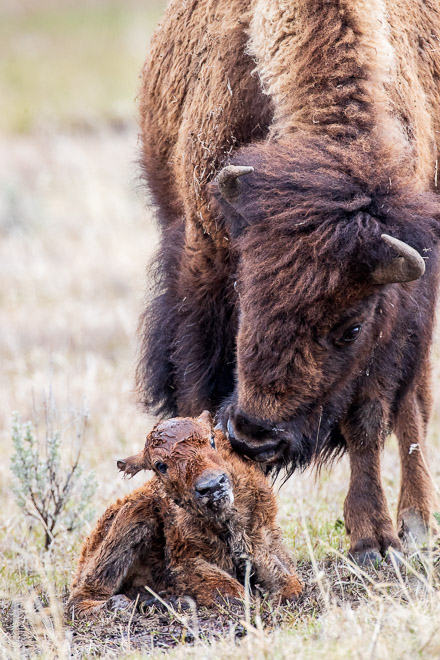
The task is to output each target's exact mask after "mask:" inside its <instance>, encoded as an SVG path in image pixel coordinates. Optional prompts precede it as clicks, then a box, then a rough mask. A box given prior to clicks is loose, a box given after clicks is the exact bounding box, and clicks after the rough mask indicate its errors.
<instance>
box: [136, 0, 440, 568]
mask: <svg viewBox="0 0 440 660" xmlns="http://www.w3.org/2000/svg"><path fill="white" fill-rule="evenodd" d="M439 81H440V9H439V7H438V3H437V2H432V1H429V2H427V1H426V0H253V1H251V0H215V1H214V0H191V1H190V2H181V1H180V0H174V2H172V3H171V4H170V6H169V7H168V10H167V12H166V14H165V17H164V19H163V22H162V24H161V26H160V27H159V29H158V30H157V32H156V34H155V37H154V39H153V43H152V48H151V53H150V56H149V60H148V62H147V63H146V65H145V68H144V72H143V87H142V92H141V129H142V138H143V159H142V162H143V167H144V171H145V175H146V178H147V180H148V182H149V184H150V186H151V189H152V191H153V194H154V199H155V201H156V204H157V206H158V210H159V216H160V221H161V226H162V230H163V241H162V248H161V252H160V254H159V255H158V260H157V262H156V263H157V271H156V272H157V276H158V281H157V291H156V297H155V298H154V301H153V303H152V304H150V305H149V306H148V307H147V309H146V311H145V314H144V316H143V321H142V333H143V342H142V352H141V357H140V361H139V367H138V372H137V376H138V385H139V391H140V395H141V398H142V400H143V402H144V404H145V405H147V406H150V407H153V408H156V409H157V410H159V411H161V412H162V413H168V414H175V413H176V412H178V413H179V414H184V415H189V414H196V413H197V411H198V410H200V409H202V408H203V407H208V408H214V409H216V410H219V417H220V419H222V420H223V423H224V426H225V428H226V426H228V428H229V431H230V439H231V442H232V444H233V446H234V447H235V448H236V449H237V450H238V451H240V452H242V453H245V454H246V455H248V456H250V457H252V458H255V459H256V460H261V461H269V462H271V463H272V464H274V465H277V466H280V465H284V464H286V465H288V466H289V467H290V468H291V469H293V468H295V467H296V466H300V467H301V466H304V465H307V464H308V463H310V461H313V460H315V461H322V460H324V459H325V458H328V457H330V456H332V455H335V454H337V453H338V452H339V453H340V452H342V451H345V450H348V453H349V456H350V463H351V473H352V474H351V482H350V490H349V493H348V496H347V500H346V503H345V516H346V522H347V529H348V530H349V531H350V533H351V551H352V553H353V554H354V555H355V556H356V557H357V558H358V559H360V560H362V559H365V558H367V559H368V558H371V557H373V558H374V559H378V558H379V557H380V555H381V554H382V555H383V554H384V553H385V552H386V550H387V548H388V547H389V546H392V547H394V548H395V549H400V548H401V543H400V540H399V538H398V536H397V534H396V532H395V531H394V529H393V525H392V522H391V519H390V515H389V512H388V508H387V504H386V500H385V496H384V493H383V489H382V485H381V479H380V453H381V449H382V445H383V441H384V438H385V436H386V435H387V434H388V433H390V432H391V431H395V432H396V434H397V436H398V440H399V445H400V452H401V457H402V486H401V494H400V499H399V511H398V521H397V522H398V532H399V535H400V537H401V538H402V539H404V540H408V539H409V538H410V537H411V534H413V535H415V536H418V537H419V539H420V540H421V539H422V537H423V536H425V534H422V533H421V530H425V533H426V531H427V529H428V527H429V526H430V525H432V524H433V517H432V510H433V506H434V494H433V487H432V483H431V481H430V478H429V476H428V473H427V470H426V464H425V461H426V456H425V457H424V456H423V454H425V452H426V450H425V446H424V438H425V435H426V426H427V423H428V419H429V414H430V406H431V398H430V385H429V347H430V343H431V337H432V328H433V318H434V309H435V301H436V296H437V283H438V259H437V242H438V234H439V225H438V217H439V215H440V208H439V204H438V197H437V194H436V187H437V174H436V172H437V165H436V163H437V149H438V140H439V138H440V84H439ZM229 162H230V163H232V164H235V165H244V166H252V167H253V168H254V173H253V174H248V175H247V176H245V177H243V178H242V179H241V180H240V186H239V190H240V193H237V196H236V199H234V200H233V202H232V203H231V201H227V200H226V199H225V198H224V196H222V194H220V189H219V188H218V187H217V185H216V184H215V183H211V182H212V181H213V179H214V177H215V175H216V174H217V173H218V171H219V169H220V167H222V166H223V165H224V164H226V163H229ZM382 233H385V234H388V235H391V236H393V237H395V238H398V239H400V240H402V241H404V242H406V243H407V244H409V245H410V246H412V247H414V248H415V249H416V250H417V251H418V252H419V253H420V255H422V256H423V258H424V259H425V261H426V273H425V274H424V275H423V277H421V279H419V280H417V281H414V282H410V283H406V284H399V283H394V284H385V285H378V284H375V282H374V278H373V277H372V275H371V274H372V273H373V272H374V271H377V270H378V269H381V268H382V269H383V268H386V267H387V265H389V264H390V263H391V261H392V260H393V259H394V258H395V256H396V255H395V253H394V251H393V250H392V249H391V248H390V246H389V245H387V244H385V242H384V241H383V240H381V234H382ZM358 325H359V326H362V333H361V334H359V339H356V341H353V342H348V341H346V340H345V339H344V337H346V336H347V334H346V333H349V331H350V328H353V327H355V326H358ZM412 444H417V445H418V450H417V451H413V452H412V453H411V454H409V447H410V446H411V445H412Z"/></svg>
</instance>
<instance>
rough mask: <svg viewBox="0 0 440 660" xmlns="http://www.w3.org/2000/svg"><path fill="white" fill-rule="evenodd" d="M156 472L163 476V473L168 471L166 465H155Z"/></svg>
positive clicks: (159, 463)
mask: <svg viewBox="0 0 440 660" xmlns="http://www.w3.org/2000/svg"><path fill="white" fill-rule="evenodd" d="M156 470H158V471H159V472H162V474H165V472H166V471H167V470H168V465H167V464H166V463H161V462H160V461H159V462H158V463H156Z"/></svg>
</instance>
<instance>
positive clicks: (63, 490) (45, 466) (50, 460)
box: [11, 407, 96, 550]
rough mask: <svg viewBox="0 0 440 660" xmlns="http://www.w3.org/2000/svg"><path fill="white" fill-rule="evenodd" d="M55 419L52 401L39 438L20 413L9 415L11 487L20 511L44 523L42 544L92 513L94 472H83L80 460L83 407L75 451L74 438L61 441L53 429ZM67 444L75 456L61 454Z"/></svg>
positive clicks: (75, 526)
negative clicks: (10, 422) (42, 438)
mask: <svg viewBox="0 0 440 660" xmlns="http://www.w3.org/2000/svg"><path fill="white" fill-rule="evenodd" d="M53 420H54V414H53V408H52V407H50V409H49V411H48V410H47V409H46V425H45V426H46V428H45V437H44V440H43V441H41V440H40V439H39V438H38V435H37V432H36V430H35V427H34V426H33V425H32V423H31V422H27V423H24V424H23V423H22V422H21V420H20V416H19V415H18V413H14V414H13V416H12V443H13V446H14V453H13V455H12V458H11V471H12V474H13V484H12V490H13V493H14V495H15V499H16V502H17V504H18V506H19V507H20V509H21V510H22V511H23V512H24V514H25V515H26V516H27V517H29V518H33V519H34V520H37V521H38V522H39V523H40V524H41V525H42V527H43V528H44V547H45V549H46V550H47V549H48V548H49V547H50V545H51V544H52V542H53V540H54V539H55V537H56V536H57V534H58V533H59V532H60V531H61V530H62V529H64V530H66V531H68V532H73V531H77V530H79V529H80V528H81V527H82V526H83V524H84V523H85V522H86V521H88V520H90V519H91V518H92V516H93V513H94V512H93V510H92V507H91V501H92V498H93V495H94V493H95V491H96V478H95V474H94V473H93V472H88V473H85V472H84V470H83V468H82V466H81V465H80V462H79V459H80V455H81V450H82V446H83V441H84V435H85V431H86V427H87V420H88V414H87V412H85V411H83V412H81V413H80V414H79V415H77V416H76V419H75V422H76V424H75V427H76V434H75V435H76V447H75V448H74V449H73V451H72V442H70V443H66V444H65V445H64V444H63V443H62V434H61V431H60V430H59V429H54V427H53ZM73 444H75V443H73ZM67 449H70V452H71V454H72V456H73V458H70V460H66V459H65V455H66V454H67V453H68V452H67Z"/></svg>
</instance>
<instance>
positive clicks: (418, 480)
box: [396, 393, 436, 548]
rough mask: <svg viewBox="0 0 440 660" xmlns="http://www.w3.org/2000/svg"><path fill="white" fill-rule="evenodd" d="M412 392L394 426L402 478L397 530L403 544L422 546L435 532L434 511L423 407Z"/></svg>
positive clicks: (433, 495) (433, 493)
mask: <svg viewBox="0 0 440 660" xmlns="http://www.w3.org/2000/svg"><path fill="white" fill-rule="evenodd" d="M421 403H424V401H423V402H420V403H419V401H418V399H417V397H416V395H415V394H414V393H411V394H410V395H409V396H408V397H407V398H406V400H405V401H404V403H403V404H402V406H401V408H400V411H399V414H398V417H397V424H396V435H397V438H398V441H399V452H400V461H401V465H402V476H401V485H400V497H399V505H398V509H397V529H398V530H399V536H400V538H401V539H402V540H403V542H404V544H405V545H406V546H407V547H409V548H411V547H414V545H423V544H424V543H426V541H427V540H428V537H429V532H430V531H431V532H433V533H435V532H436V526H435V521H434V517H433V510H434V504H435V500H436V498H435V492H434V486H433V482H432V477H431V476H430V474H429V469H428V466H427V462H426V461H427V455H426V446H425V434H426V420H425V418H424V414H423V405H421Z"/></svg>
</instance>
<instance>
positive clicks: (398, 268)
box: [372, 234, 425, 284]
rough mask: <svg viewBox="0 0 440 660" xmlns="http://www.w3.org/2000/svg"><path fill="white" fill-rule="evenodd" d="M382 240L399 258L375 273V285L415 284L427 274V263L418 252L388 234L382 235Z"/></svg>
mask: <svg viewBox="0 0 440 660" xmlns="http://www.w3.org/2000/svg"><path fill="white" fill-rule="evenodd" d="M381 238H382V240H383V241H385V243H386V244H387V245H389V246H390V247H391V248H393V250H394V251H395V252H397V255H398V256H396V257H394V258H393V259H391V260H390V261H388V262H387V263H385V264H381V265H380V266H378V267H377V268H376V269H375V270H374V271H373V273H372V279H373V282H374V284H393V283H399V282H413V281H414V280H418V279H419V277H422V275H423V273H424V272H425V261H424V259H423V257H421V256H420V254H419V253H418V252H417V250H415V249H414V248H412V247H411V246H410V245H408V244H407V243H404V242H403V241H400V240H399V239H398V238H394V237H393V236H388V234H382V235H381Z"/></svg>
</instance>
